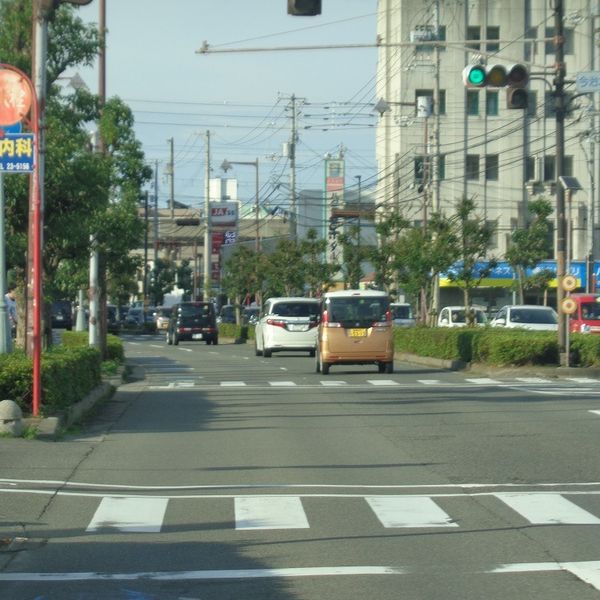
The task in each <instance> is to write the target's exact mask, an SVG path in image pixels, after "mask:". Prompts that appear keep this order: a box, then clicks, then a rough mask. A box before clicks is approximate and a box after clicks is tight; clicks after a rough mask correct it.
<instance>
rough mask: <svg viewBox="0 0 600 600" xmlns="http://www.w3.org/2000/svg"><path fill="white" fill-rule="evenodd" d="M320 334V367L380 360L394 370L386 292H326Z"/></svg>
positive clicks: (387, 370) (381, 368)
mask: <svg viewBox="0 0 600 600" xmlns="http://www.w3.org/2000/svg"><path fill="white" fill-rule="evenodd" d="M319 320H320V323H319V327H318V335H317V352H316V371H317V373H319V372H321V373H323V375H327V374H328V373H329V369H330V367H331V366H332V365H339V364H355V365H356V364H376V365H377V368H378V370H379V372H380V373H383V372H385V373H392V372H393V371H394V334H393V327H392V313H391V311H390V300H389V298H388V296H387V294H386V293H385V292H379V291H373V290H344V291H340V292H327V293H326V294H324V295H323V299H322V303H321V315H320V319H319Z"/></svg>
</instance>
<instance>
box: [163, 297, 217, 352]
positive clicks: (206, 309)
mask: <svg viewBox="0 0 600 600" xmlns="http://www.w3.org/2000/svg"><path fill="white" fill-rule="evenodd" d="M166 338H167V344H175V345H177V344H179V342H181V341H186V340H187V341H204V342H206V343H207V344H213V345H217V344H218V343H219V330H218V329H217V315H216V312H215V307H214V304H213V303H212V302H180V303H179V304H175V305H174V306H173V308H172V309H171V315H170V317H169V326H168V328H167V332H166Z"/></svg>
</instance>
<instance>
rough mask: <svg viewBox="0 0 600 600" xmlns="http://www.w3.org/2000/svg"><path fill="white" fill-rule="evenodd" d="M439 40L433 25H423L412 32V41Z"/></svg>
mask: <svg viewBox="0 0 600 600" xmlns="http://www.w3.org/2000/svg"><path fill="white" fill-rule="evenodd" d="M434 40H437V35H436V32H435V29H434V28H433V27H432V26H431V25H421V26H418V27H417V28H416V29H413V30H412V31H411V32H410V41H411V42H413V43H418V42H433V41H434Z"/></svg>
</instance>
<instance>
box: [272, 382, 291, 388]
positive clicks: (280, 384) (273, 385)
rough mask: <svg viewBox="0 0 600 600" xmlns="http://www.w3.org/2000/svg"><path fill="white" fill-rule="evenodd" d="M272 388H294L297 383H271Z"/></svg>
mask: <svg viewBox="0 0 600 600" xmlns="http://www.w3.org/2000/svg"><path fill="white" fill-rule="evenodd" d="M269 385H270V386H271V387H294V386H295V385H296V383H295V382H294V381H269Z"/></svg>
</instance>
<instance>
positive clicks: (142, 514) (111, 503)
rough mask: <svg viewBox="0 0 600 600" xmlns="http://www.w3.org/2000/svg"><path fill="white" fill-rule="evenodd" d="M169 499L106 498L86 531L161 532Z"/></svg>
mask: <svg viewBox="0 0 600 600" xmlns="http://www.w3.org/2000/svg"><path fill="white" fill-rule="evenodd" d="M168 502H169V500H168V498H157V497H154V498H134V497H110V496H109V497H104V498H102V501H101V502H100V505H99V506H98V508H97V509H96V512H95V514H94V516H93V517H92V520H91V521H90V524H89V525H88V526H87V528H86V531H88V532H95V531H98V530H99V529H104V528H111V529H117V530H119V531H126V532H133V533H157V532H159V531H160V528H161V526H162V522H163V519H164V516H165V511H166V510H167V503H168Z"/></svg>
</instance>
